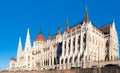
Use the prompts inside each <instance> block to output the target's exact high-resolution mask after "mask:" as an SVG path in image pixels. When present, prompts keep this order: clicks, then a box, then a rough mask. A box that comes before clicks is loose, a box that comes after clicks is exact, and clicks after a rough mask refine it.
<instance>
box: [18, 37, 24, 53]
mask: <svg viewBox="0 0 120 73" xmlns="http://www.w3.org/2000/svg"><path fill="white" fill-rule="evenodd" d="M22 51H23V50H22V42H21V37H19V43H18V54H19V53H21V52H22Z"/></svg>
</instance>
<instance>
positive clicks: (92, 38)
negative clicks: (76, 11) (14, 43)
mask: <svg viewBox="0 0 120 73" xmlns="http://www.w3.org/2000/svg"><path fill="white" fill-rule="evenodd" d="M117 59H118V35H117V31H116V28H115V23H114V21H113V22H112V23H110V24H108V25H106V26H104V27H101V28H97V27H95V26H94V25H93V24H92V23H91V21H90V20H89V17H88V12H87V10H86V11H85V16H84V19H83V21H82V22H81V23H78V24H77V25H75V26H73V27H69V23H68V20H67V21H66V30H65V31H64V33H62V34H61V31H60V26H59V27H58V31H57V34H55V35H54V36H53V37H52V39H51V37H50V34H48V39H47V40H46V39H45V38H44V36H43V34H42V31H41V32H40V33H39V35H38V36H37V37H36V38H35V40H34V42H33V46H31V41H30V34H29V28H28V30H27V36H26V43H25V48H24V50H23V48H22V42H21V38H19V44H18V52H17V58H16V59H14V58H12V59H11V61H10V66H9V70H10V71H16V70H20V71H25V70H28V71H31V70H47V69H70V68H71V67H82V68H90V67H92V66H96V63H95V62H97V61H113V60H117Z"/></svg>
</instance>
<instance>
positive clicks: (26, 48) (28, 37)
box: [25, 28, 31, 50]
mask: <svg viewBox="0 0 120 73" xmlns="http://www.w3.org/2000/svg"><path fill="white" fill-rule="evenodd" d="M30 48H31V41H30V33H29V28H28V29H27V35H26V42H25V50H28V49H30Z"/></svg>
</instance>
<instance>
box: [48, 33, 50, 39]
mask: <svg viewBox="0 0 120 73" xmlns="http://www.w3.org/2000/svg"><path fill="white" fill-rule="evenodd" d="M48 40H50V32H48Z"/></svg>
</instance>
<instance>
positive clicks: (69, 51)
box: [68, 40, 71, 54]
mask: <svg viewBox="0 0 120 73" xmlns="http://www.w3.org/2000/svg"><path fill="white" fill-rule="evenodd" d="M70 43H71V40H69V44H68V54H70Z"/></svg>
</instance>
